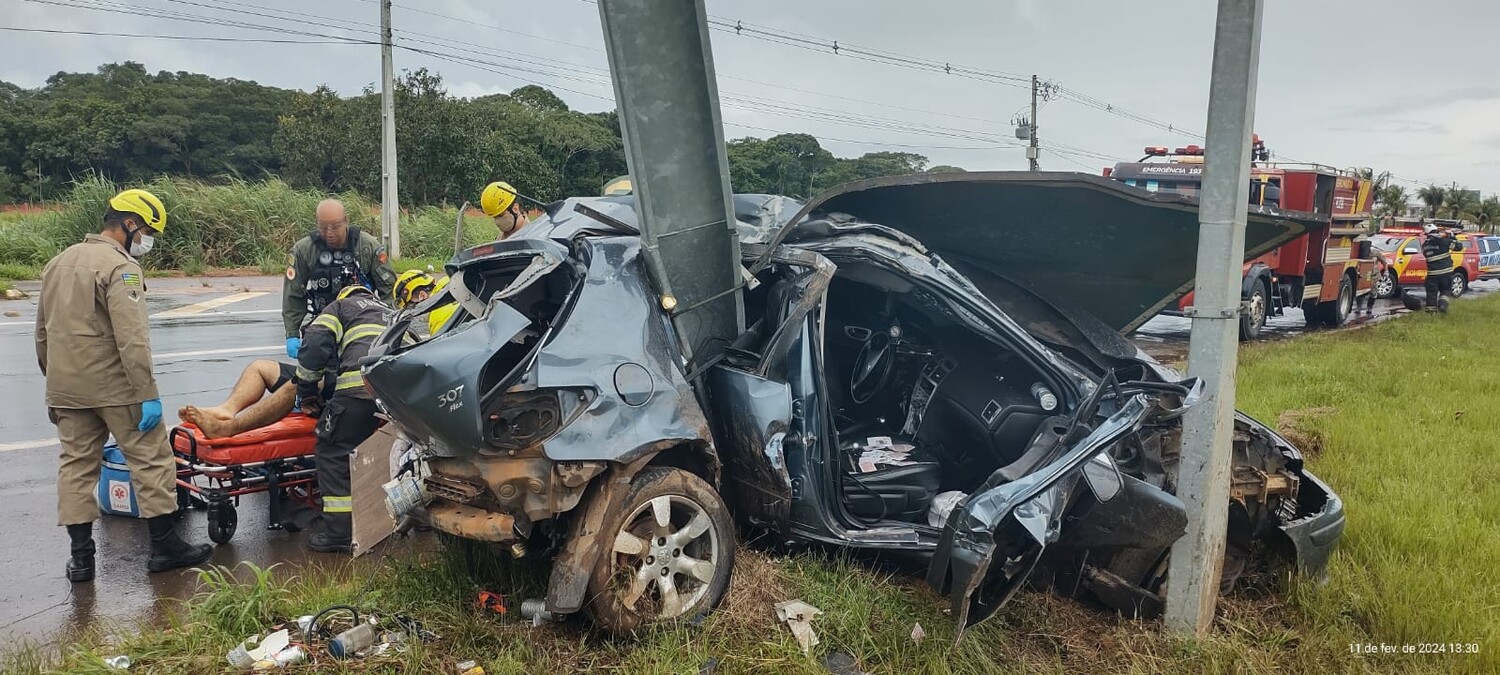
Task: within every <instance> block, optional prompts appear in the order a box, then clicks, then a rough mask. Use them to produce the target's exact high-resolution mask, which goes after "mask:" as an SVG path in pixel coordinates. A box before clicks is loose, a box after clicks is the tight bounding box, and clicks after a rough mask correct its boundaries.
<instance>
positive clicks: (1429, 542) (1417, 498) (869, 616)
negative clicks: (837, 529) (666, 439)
mask: <svg viewBox="0 0 1500 675" xmlns="http://www.w3.org/2000/svg"><path fill="white" fill-rule="evenodd" d="M1497 324H1500V297H1490V298H1483V299H1479V300H1475V301H1470V302H1460V303H1455V305H1454V308H1453V312H1452V313H1451V314H1450V315H1449V316H1446V317H1439V316H1427V315H1418V316H1413V317H1409V318H1403V319H1400V320H1396V321H1389V322H1385V323H1382V324H1379V325H1376V326H1373V327H1371V328H1368V329H1363V330H1357V331H1343V332H1338V333H1329V334H1321V335H1311V336H1307V337H1304V338H1299V339H1297V340H1293V341H1285V342H1278V343H1271V344H1259V345H1251V346H1247V347H1245V348H1244V349H1243V351H1242V352H1241V360H1240V362H1241V367H1240V371H1239V379H1238V381H1239V383H1240V385H1241V386H1240V394H1241V399H1240V404H1241V407H1243V408H1244V409H1246V410H1247V411H1249V412H1251V413H1252V414H1255V415H1257V416H1258V417H1260V418H1262V419H1263V420H1265V421H1267V422H1272V423H1275V422H1278V420H1279V421H1280V422H1279V426H1282V427H1283V428H1284V429H1285V430H1286V431H1287V433H1288V434H1290V435H1293V436H1295V437H1297V439H1298V442H1299V443H1300V444H1302V445H1303V446H1304V447H1305V448H1306V449H1307V450H1308V456H1309V465H1310V467H1311V468H1312V469H1313V470H1314V471H1315V472H1316V473H1317V474H1318V475H1319V476H1321V477H1322V478H1323V479H1324V480H1326V481H1327V482H1329V483H1330V484H1331V485H1332V486H1333V487H1334V488H1335V489H1336V490H1337V491H1338V492H1339V493H1340V495H1341V496H1342V497H1343V499H1344V500H1345V502H1346V506H1347V509H1348V516H1349V527H1348V530H1347V531H1346V532H1345V535H1344V539H1343V540H1342V542H1341V543H1340V545H1339V547H1338V549H1337V550H1336V552H1335V555H1334V558H1333V561H1332V563H1331V567H1330V570H1329V576H1328V579H1327V581H1326V582H1324V583H1318V582H1315V581H1312V580H1304V579H1299V578H1294V577H1291V576H1290V575H1288V574H1285V573H1282V574H1272V575H1267V576H1265V577H1264V578H1263V579H1261V581H1260V582H1259V583H1258V584H1255V585H1253V586H1252V587H1251V588H1249V589H1246V590H1243V591H1239V592H1237V593H1236V595H1234V596H1231V597H1229V598H1225V599H1223V600H1222V601H1221V603H1220V615H1219V619H1218V620H1217V622H1216V624H1215V627H1214V630H1213V631H1212V632H1211V633H1210V634H1209V635H1208V636H1207V637H1205V638H1202V639H1184V638H1178V637H1174V636H1172V635H1168V634H1166V633H1164V632H1162V631H1161V630H1160V627H1159V625H1157V624H1151V623H1138V622H1135V621H1130V620H1125V619H1121V618H1118V617H1115V616H1113V615H1109V614H1105V613H1102V612H1099V611H1096V610H1094V609H1090V608H1088V607H1085V606H1083V605H1080V604H1078V603H1076V602H1073V601H1069V600H1064V599H1061V598H1057V597H1054V596H1052V595H1050V594H1045V593H1036V592H1023V593H1022V594H1020V595H1019V596H1018V597H1017V598H1016V600H1015V601H1013V602H1012V603H1011V604H1010V605H1009V606H1007V607H1006V608H1005V609H1004V610H1002V611H1001V612H1000V613H999V614H998V615H997V616H995V617H994V618H993V619H991V620H990V621H989V622H988V623H986V624H983V625H981V626H979V627H978V628H976V629H974V630H972V631H970V632H969V633H968V634H967V635H966V636H965V638H964V640H963V641H962V642H960V643H958V644H957V645H954V642H953V635H954V632H953V626H952V624H951V619H950V617H949V616H947V615H946V613H945V612H944V611H943V610H944V607H945V606H946V604H947V603H946V600H944V599H941V598H938V597H936V596H934V595H933V594H932V593H931V592H930V591H928V590H927V589H926V587H925V586H924V585H923V583H922V582H921V580H920V578H918V577H917V576H915V575H913V574H911V573H905V572H903V573H893V572H885V571H881V568H879V567H876V566H874V565H872V564H869V563H868V562H862V561H854V560H850V559H848V558H845V557H839V556H829V555H825V554H820V553H816V552H812V553H800V554H796V555H791V556H783V555H775V554H768V553H765V552H759V551H757V550H754V549H749V548H742V549H741V550H740V552H739V554H738V556H739V558H738V563H737V565H736V569H735V578H734V581H733V583H732V584H731V587H730V592H729V594H728V596H727V598H726V599H725V602H724V604H723V605H722V606H721V607H720V609H719V610H718V611H717V612H715V613H713V614H711V615H710V616H709V617H708V618H707V619H706V620H705V621H704V622H703V623H702V625H700V626H696V627H694V626H690V625H675V626H667V627H662V628H658V629H656V630H653V631H650V632H648V633H647V634H645V635H642V636H639V637H637V638H636V639H633V640H622V641H614V640H608V639H606V638H605V637H603V636H601V635H599V634H597V633H596V632H594V631H592V630H590V629H589V628H588V625H587V623H586V622H583V621H572V622H569V623H566V624H561V625H544V626H542V627H540V628H536V629H533V628H531V627H530V626H529V624H527V623H526V622H523V621H522V620H520V619H519V618H518V617H515V616H506V617H499V616H495V615H493V614H486V613H483V612H480V611H478V610H476V609H474V607H473V605H472V602H473V597H474V593H475V591H476V589H478V588H480V587H485V588H490V589H493V590H497V591H500V592H503V593H508V594H513V595H514V596H515V597H516V598H518V599H519V598H524V597H529V596H530V595H531V594H533V593H535V592H537V591H536V590H535V589H537V588H540V587H541V585H542V584H543V583H544V577H543V576H541V575H539V574H538V573H537V572H536V571H535V570H532V571H530V572H527V571H526V570H520V571H517V570H514V569H511V568H507V567H505V566H502V565H499V564H497V563H495V562H494V560H496V559H486V560H485V562H484V564H482V565H481V566H480V568H479V569H476V570H473V571H472V572H471V571H470V570H469V567H468V564H467V563H466V562H465V560H466V559H467V558H466V557H465V556H463V555H461V554H459V553H457V552H455V551H432V552H426V553H422V554H413V553H409V552H406V551H405V549H404V547H400V546H398V547H396V550H397V551H398V552H397V553H394V554H392V555H391V556H390V557H389V558H388V559H387V560H385V561H383V562H382V563H380V564H378V566H374V565H371V564H370V563H371V562H373V561H361V562H360V563H356V568H357V570H358V571H356V572H354V573H352V574H351V573H350V572H349V570H348V569H338V570H333V571H326V570H319V569H314V568H307V569H292V568H289V567H276V568H274V569H273V570H271V571H269V572H266V571H260V570H256V569H243V570H240V571H239V574H238V575H235V576H231V575H228V574H226V573H225V572H223V571H209V572H207V573H205V574H204V575H203V576H202V581H203V582H204V585H203V593H202V594H201V595H199V596H198V597H197V598H195V599H194V600H193V601H191V602H188V603H186V604H184V605H183V606H182V607H181V608H180V609H179V610H178V611H175V612H172V613H170V614H169V618H168V619H167V624H166V625H165V626H155V627H153V628H152V629H149V630H145V631H143V632H140V633H136V634H130V633H128V632H127V633H124V635H125V637H123V638H117V641H116V642H113V643H110V642H107V641H106V638H105V637H103V636H102V635H87V636H84V637H82V638H81V639H79V640H76V641H73V642H70V643H68V644H67V646H66V647H64V648H63V649H62V650H61V653H60V654H55V653H52V652H51V651H49V650H44V649H39V648H36V647H27V646H18V647H15V648H12V649H11V650H10V651H7V652H5V655H4V656H3V657H0V671H3V672H6V673H18V674H24V675H31V674H36V673H44V672H46V673H63V672H66V673H99V674H101V675H102V674H103V673H106V672H107V671H105V670H104V669H103V666H102V665H101V664H100V662H99V660H98V658H99V656H108V655H114V654H120V653H124V654H130V655H131V656H132V658H133V659H135V661H136V664H137V665H136V666H134V667H133V668H132V672H136V673H179V672H218V671H219V669H221V668H222V667H223V665H222V664H223V655H224V653H225V652H226V651H228V649H230V648H231V647H232V646H233V645H234V644H235V642H236V641H237V640H239V639H242V638H244V637H245V636H247V635H248V634H250V633H253V632H257V631H261V630H264V628H265V627H266V626H267V625H268V624H270V623H271V622H273V621H280V620H286V619H289V618H292V617H296V616H299V615H302V614H306V613H310V612H313V611H315V610H317V609H319V608H321V607H324V606H328V605H331V604H336V603H342V602H349V601H352V600H354V599H356V597H358V598H359V601H360V602H359V604H360V605H361V606H363V607H373V608H380V609H382V610H384V611H386V612H406V613H410V614H413V615H415V616H417V617H419V618H420V619H421V620H422V621H424V622H426V624H427V626H428V628H430V629H432V630H435V631H437V632H438V633H439V634H440V635H441V636H442V639H441V640H439V641H437V642H434V643H430V644H425V645H421V646H419V647H417V648H415V649H414V650H413V651H410V652H408V653H405V654H401V655H393V656H390V657H385V658H383V659H380V660H375V661H371V662H363V663H345V664H336V663H331V662H329V661H328V659H327V658H326V657H323V659H322V660H321V661H320V662H319V663H318V664H317V666H316V667H314V668H310V669H308V671H310V672H330V673H356V672H358V673H415V672H451V670H452V666H453V664H455V663H456V662H457V661H460V660H464V659H477V660H479V661H480V663H481V664H483V665H484V666H485V669H486V671H487V672H489V673H562V672H580V671H584V670H592V669H596V668H597V669H600V670H604V671H610V672H626V673H660V672H671V673H694V672H698V671H699V669H700V668H701V667H702V666H703V665H704V664H705V663H707V662H708V661H709V660H710V659H717V660H718V662H719V667H718V670H717V671H716V672H720V673H741V672H749V673H809V674H811V673H824V672H826V670H825V669H824V667H823V666H822V665H821V663H820V659H821V658H823V657H824V656H825V655H827V654H830V653H834V652H838V653H842V654H847V655H849V656H851V657H853V658H854V660H855V661H856V662H857V663H858V665H859V667H860V668H862V669H863V670H865V671H869V672H878V673H1009V672H1015V673H1022V672H1025V673H1031V672H1106V673H1183V674H1188V673H1192V674H1197V673H1267V674H1270V673H1278V674H1280V673H1307V674H1313V673H1385V672H1402V673H1452V672H1460V673H1487V672H1497V671H1500V651H1497V650H1500V609H1497V608H1500V577H1497V572H1496V571H1495V568H1496V565H1495V561H1496V560H1500V537H1496V535H1495V532H1496V525H1497V523H1500V506H1497V505H1500V469H1497V464H1496V462H1494V461H1493V460H1494V452H1495V450H1494V447H1495V444H1494V424H1493V421H1494V420H1495V419H1497V418H1500V397H1496V396H1494V395H1493V393H1492V391H1493V389H1492V386H1491V384H1490V382H1491V379H1492V375H1491V373H1490V372H1489V370H1488V368H1486V367H1484V366H1483V352H1482V351H1480V350H1479V349H1476V348H1475V345H1476V339H1480V336H1484V335H1487V334H1488V333H1489V331H1491V330H1493V328H1492V327H1493V326H1495V325H1497ZM1392 364H1399V366H1400V367H1399V368H1398V367H1395V366H1393V365H1392ZM1460 412H1462V414H1459V413H1460ZM475 579H478V580H479V581H475ZM366 583H368V585H369V586H368V592H367V593H366V594H364V595H363V596H360V595H359V593H360V590H361V588H363V587H364V584H366ZM794 598H800V599H802V600H804V601H806V602H808V603H810V604H812V605H814V606H816V607H819V608H821V609H822V610H823V612H824V613H823V615H821V616H819V617H818V618H817V619H816V620H814V622H813V625H814V628H815V630H816V631H817V633H818V635H819V637H820V638H821V640H822V643H821V644H820V645H819V646H817V647H815V648H814V650H813V652H812V654H811V655H810V656H804V655H803V654H802V653H801V652H800V651H799V650H798V648H797V646H796V644H795V642H794V640H793V639H792V637H791V635H790V633H789V632H788V631H787V630H786V629H785V627H784V626H781V625H779V624H778V623H776V621H775V620H774V617H773V611H772V605H773V604H775V603H776V602H780V601H783V600H788V599H794ZM916 623H920V624H921V625H922V627H923V629H924V630H925V632H926V634H927V637H926V639H925V640H924V641H922V642H920V643H918V642H915V641H913V640H912V638H911V633H912V628H913V625H914V624H916ZM163 629H164V630H163ZM1450 642H1457V643H1477V644H1478V645H1479V647H1480V650H1481V653H1480V654H1478V655H1461V656H1455V655H1451V654H1411V655H1400V654H1396V655H1370V656H1355V655H1351V654H1350V653H1349V647H1348V645H1349V644H1350V643H1374V644H1377V645H1379V644H1382V643H1383V644H1386V645H1391V646H1393V647H1395V648H1396V649H1398V650H1399V649H1400V648H1401V646H1403V645H1419V644H1422V643H1450ZM106 644H108V645H109V646H102V645H106Z"/></svg>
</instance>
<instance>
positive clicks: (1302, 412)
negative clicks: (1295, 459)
mask: <svg viewBox="0 0 1500 675" xmlns="http://www.w3.org/2000/svg"><path fill="white" fill-rule="evenodd" d="M1337 412H1338V408H1328V407H1322V408H1301V409H1297V410H1288V411H1286V412H1283V413H1281V414H1280V415H1278V416H1277V417H1276V431H1277V433H1280V434H1281V435H1282V436H1284V437H1285V438H1286V439H1287V440H1288V441H1291V442H1292V445H1294V446H1296V447H1297V449H1298V450H1301V451H1302V454H1303V455H1304V456H1307V457H1313V456H1316V455H1317V454H1318V453H1319V452H1322V451H1323V434H1322V432H1320V431H1318V430H1317V429H1314V428H1311V427H1312V426H1313V425H1312V424H1311V423H1312V422H1314V421H1316V420H1319V419H1322V418H1324V417H1327V416H1329V415H1332V414H1335V413H1337Z"/></svg>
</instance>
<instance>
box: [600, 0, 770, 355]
mask: <svg viewBox="0 0 1500 675" xmlns="http://www.w3.org/2000/svg"><path fill="white" fill-rule="evenodd" d="M599 18H600V20H601V22H602V23H603V24H604V45H605V48H606V51H607V52H608V54H609V70H610V76H611V79H612V80H613V81H614V85H615V102H616V104H617V105H618V106H619V110H620V131H621V135H622V136H624V139H625V161H626V165H627V166H629V168H630V178H631V180H632V181H633V184H632V188H633V195H634V197H635V210H636V216H637V218H638V219H639V222H640V224H641V246H642V252H643V253H644V257H645V259H646V269H647V271H648V272H649V273H650V275H651V281H652V284H653V286H654V287H655V289H656V291H657V292H658V293H659V294H660V297H659V298H658V301H659V303H660V305H661V307H662V308H663V309H665V310H666V311H667V312H668V313H670V314H671V315H672V322H673V324H674V325H675V326H676V327H677V331H678V336H679V338H680V341H681V343H682V344H683V349H684V352H685V353H684V356H686V357H687V358H688V359H690V360H691V361H692V362H693V363H694V364H701V363H702V362H703V361H704V360H705V359H706V358H708V357H710V356H712V355H713V354H715V353H717V352H718V351H719V350H721V349H722V348H723V347H724V346H725V345H727V344H728V342H729V341H731V340H733V339H734V338H735V337H736V336H738V335H739V333H740V332H742V331H743V330H744V325H745V317H744V299H743V297H741V294H740V291H739V290H738V289H739V287H740V283H741V281H740V272H741V270H742V269H743V268H742V267H741V263H740V249H739V238H738V237H737V236H736V234H735V219H734V203H733V201H732V200H731V198H730V194H729V158H728V155H727V153H726V152H725V150H724V127H723V123H722V118H721V117H720V112H719V91H718V86H717V84H716V83H715V81H714V66H713V51H712V49H711V47H710V45H709V37H708V35H709V33H708V14H707V12H706V11H705V10H704V8H703V0H600V1H599Z"/></svg>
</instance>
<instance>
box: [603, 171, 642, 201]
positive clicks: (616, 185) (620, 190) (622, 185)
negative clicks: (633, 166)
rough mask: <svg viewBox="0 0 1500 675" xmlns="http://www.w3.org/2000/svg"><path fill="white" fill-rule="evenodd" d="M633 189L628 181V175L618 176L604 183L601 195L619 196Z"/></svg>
mask: <svg viewBox="0 0 1500 675" xmlns="http://www.w3.org/2000/svg"><path fill="white" fill-rule="evenodd" d="M634 189H635V186H634V185H632V184H631V182H630V176H620V177H619V178H615V179H614V180H611V181H610V182H608V183H605V184H604V191H603V195H604V196H605V197H619V196H621V195H628V194H630V193H631V192H632V191H633V190H634Z"/></svg>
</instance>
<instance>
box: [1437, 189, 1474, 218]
mask: <svg viewBox="0 0 1500 675" xmlns="http://www.w3.org/2000/svg"><path fill="white" fill-rule="evenodd" d="M1478 207H1479V191H1478V190H1470V189H1468V188H1462V187H1459V186H1458V184H1457V183H1454V184H1453V185H1452V186H1450V187H1448V188H1447V189H1446V190H1445V191H1444V195H1443V210H1444V211H1445V212H1446V213H1447V214H1448V217H1449V218H1452V219H1454V220H1464V219H1467V218H1471V217H1473V215H1474V211H1475V209H1477V208H1478Z"/></svg>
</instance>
